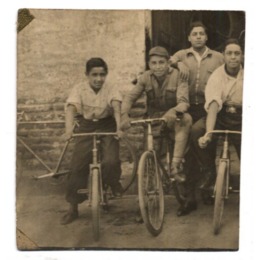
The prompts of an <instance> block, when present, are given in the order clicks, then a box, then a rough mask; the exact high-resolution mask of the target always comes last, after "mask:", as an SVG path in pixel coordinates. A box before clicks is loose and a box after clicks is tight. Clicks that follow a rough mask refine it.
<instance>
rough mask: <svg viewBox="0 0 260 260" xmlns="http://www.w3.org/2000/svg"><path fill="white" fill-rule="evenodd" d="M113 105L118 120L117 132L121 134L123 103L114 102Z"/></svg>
mask: <svg viewBox="0 0 260 260" xmlns="http://www.w3.org/2000/svg"><path fill="white" fill-rule="evenodd" d="M111 105H112V108H113V110H114V117H115V120H116V129H117V132H119V131H120V119H121V101H119V100H112V102H111Z"/></svg>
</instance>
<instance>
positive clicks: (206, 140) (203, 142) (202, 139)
mask: <svg viewBox="0 0 260 260" xmlns="http://www.w3.org/2000/svg"><path fill="white" fill-rule="evenodd" d="M210 142H211V136H209V135H204V136H202V137H200V138H199V140H198V143H199V147H200V148H201V149H205V148H206V147H207V146H208V144H209V143H210Z"/></svg>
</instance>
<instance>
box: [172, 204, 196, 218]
mask: <svg viewBox="0 0 260 260" xmlns="http://www.w3.org/2000/svg"><path fill="white" fill-rule="evenodd" d="M196 209H197V202H196V201H187V202H186V203H185V204H184V205H182V206H180V207H179V209H178V211H177V216H178V217H181V216H185V215H188V214H189V213H190V212H191V211H193V210H196Z"/></svg>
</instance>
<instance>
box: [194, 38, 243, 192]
mask: <svg viewBox="0 0 260 260" xmlns="http://www.w3.org/2000/svg"><path fill="white" fill-rule="evenodd" d="M223 54H224V61H225V64H224V65H222V66H221V67H219V68H218V69H216V70H215V71H214V72H213V73H212V75H211V77H210V78H209V80H208V83H207V86H206V90H205V97H206V103H205V110H206V111H207V117H205V118H202V119H201V120H199V121H198V122H197V123H196V124H195V125H194V126H193V128H192V132H191V137H192V142H193V147H194V149H195V153H196V154H197V156H198V159H199V161H200V162H201V164H202V166H203V167H204V168H206V169H207V173H208V175H207V176H206V177H207V178H206V180H205V182H204V187H203V188H205V189H206V188H209V187H210V186H211V185H213V184H214V182H215V178H216V170H215V157H213V156H211V153H209V152H208V151H209V150H212V149H215V150H216V147H217V138H213V137H212V135H207V136H204V134H205V132H208V131H211V130H214V129H222V130H225V129H229V130H235V131H241V129H242V94H243V68H242V62H243V51H242V48H241V45H240V43H239V42H238V41H237V40H236V39H229V40H227V41H226V43H225V45H224V51H223ZM230 138H231V140H232V141H233V144H234V146H235V149H236V151H237V154H238V157H239V158H240V149H241V136H232V135H231V136H230Z"/></svg>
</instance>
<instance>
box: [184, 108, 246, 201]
mask: <svg viewBox="0 0 260 260" xmlns="http://www.w3.org/2000/svg"><path fill="white" fill-rule="evenodd" d="M241 115H242V113H237V114H229V113H226V112H225V107H224V108H223V109H222V111H221V112H219V114H218V116H217V121H216V125H215V129H218V130H226V129H228V130H234V131H241V124H242V116H241ZM205 132H206V117H203V118H201V119H199V120H198V121H197V122H196V123H195V124H194V125H193V126H192V129H191V135H190V149H189V151H188V153H187V154H186V156H185V161H186V162H185V167H184V171H185V174H186V175H187V181H186V183H185V188H186V193H187V200H190V201H191V200H195V191H196V182H197V180H198V178H199V177H200V172H201V170H204V171H208V170H213V171H214V170H215V158H216V150H217V141H218V137H217V136H213V139H212V141H211V142H210V143H209V144H208V146H207V147H206V148H205V149H201V148H200V147H199V144H198V139H199V138H200V137H202V136H203V135H204V134H205ZM229 140H230V143H232V144H233V145H234V146H235V149H236V151H237V154H238V156H239V158H240V152H241V136H240V135H230V136H229Z"/></svg>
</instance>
